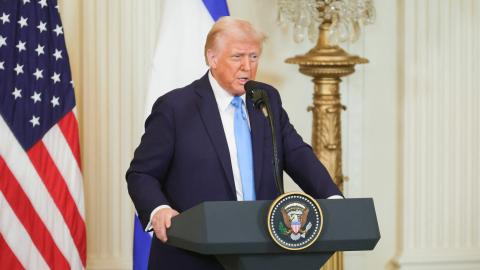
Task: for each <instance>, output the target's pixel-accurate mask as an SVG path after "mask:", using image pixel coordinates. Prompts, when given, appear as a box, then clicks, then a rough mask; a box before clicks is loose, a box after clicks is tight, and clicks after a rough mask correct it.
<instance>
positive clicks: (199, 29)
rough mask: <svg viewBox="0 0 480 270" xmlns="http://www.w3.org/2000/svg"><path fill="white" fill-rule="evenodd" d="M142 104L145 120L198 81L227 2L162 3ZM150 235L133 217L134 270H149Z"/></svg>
mask: <svg viewBox="0 0 480 270" xmlns="http://www.w3.org/2000/svg"><path fill="white" fill-rule="evenodd" d="M159 12H160V16H161V18H162V19H161V22H160V29H159V32H158V41H157V47H156V51H155V56H154V59H153V63H152V72H151V74H150V79H149V87H148V92H147V95H146V100H145V118H146V117H147V116H148V115H149V114H150V112H151V110H152V106H153V103H154V102H155V101H156V100H157V98H158V97H160V96H161V95H163V94H165V93H166V92H168V91H170V90H173V89H175V88H178V87H182V86H185V85H187V84H189V83H191V82H192V81H194V80H196V79H198V78H200V77H201V76H202V75H203V74H204V73H205V72H206V71H207V68H208V67H207V65H206V63H205V58H204V55H203V48H204V45H205V40H206V38H207V34H208V31H209V30H210V28H211V27H212V25H213V23H214V22H215V21H216V20H218V19H219V18H220V17H222V16H228V15H229V11H228V6H227V2H226V0H202V1H201V0H195V1H192V0H165V1H164V3H163V9H162V10H161V11H159ZM151 242H152V234H151V233H147V232H145V231H144V229H143V228H142V225H141V223H140V220H139V218H138V216H137V214H135V225H134V236H133V270H144V269H147V268H148V256H149V254H150V244H151Z"/></svg>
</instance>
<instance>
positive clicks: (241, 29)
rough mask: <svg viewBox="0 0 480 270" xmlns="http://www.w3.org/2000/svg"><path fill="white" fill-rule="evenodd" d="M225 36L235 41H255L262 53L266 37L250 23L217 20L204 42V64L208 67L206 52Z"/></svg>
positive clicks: (230, 19)
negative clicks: (231, 37)
mask: <svg viewBox="0 0 480 270" xmlns="http://www.w3.org/2000/svg"><path fill="white" fill-rule="evenodd" d="M225 36H233V37H235V39H237V40H242V41H243V40H245V41H251V40H253V41H255V42H257V43H258V44H259V45H260V51H262V45H263V42H264V41H265V39H266V38H267V36H266V35H265V34H264V33H263V32H261V31H259V30H257V29H256V28H255V27H254V26H253V25H252V24H251V23H250V22H247V21H245V20H240V19H237V18H234V17H230V16H224V17H221V18H220V19H218V21H217V22H216V23H215V24H214V25H213V26H212V29H210V32H208V35H207V41H206V42H205V50H204V56H205V62H206V63H207V65H208V57H207V51H208V50H209V49H214V48H216V47H218V45H219V42H221V40H222V38H223V37H225Z"/></svg>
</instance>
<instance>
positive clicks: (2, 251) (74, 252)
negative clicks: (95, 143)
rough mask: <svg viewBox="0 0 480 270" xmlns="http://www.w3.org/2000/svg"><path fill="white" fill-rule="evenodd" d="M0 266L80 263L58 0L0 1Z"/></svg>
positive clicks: (79, 193) (70, 104) (70, 108)
mask: <svg viewBox="0 0 480 270" xmlns="http://www.w3.org/2000/svg"><path fill="white" fill-rule="evenodd" d="M0 114H1V117H0V233H1V234H0V268H2V269H24V268H26V269H84V268H85V263H86V229H85V214H84V213H85V210H84V198H83V186H82V173H81V164H80V148H79V139H78V123H77V119H76V115H75V96H74V90H73V81H72V76H71V72H70V67H69V61H68V55H67V50H66V46H65V40H64V34H63V28H62V23H61V21H60V15H59V13H58V6H57V1H56V0H0Z"/></svg>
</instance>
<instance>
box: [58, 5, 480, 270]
mask: <svg viewBox="0 0 480 270" xmlns="http://www.w3.org/2000/svg"><path fill="white" fill-rule="evenodd" d="M60 3H61V13H62V18H63V22H64V25H65V35H66V38H67V45H68V48H69V54H70V60H71V63H72V69H73V75H74V79H75V85H76V94H77V103H78V104H79V106H78V109H79V111H78V113H79V121H80V128H81V140H82V155H83V156H82V157H83V172H84V179H85V180H84V181H85V194H86V195H85V196H86V212H87V232H88V268H89V269H129V268H130V267H131V258H130V257H131V237H132V227H133V226H132V213H133V209H132V204H131V202H130V199H129V197H128V194H127V192H126V184H125V180H124V176H123V174H124V172H125V170H126V168H127V166H128V163H129V161H130V159H131V157H132V154H133V150H134V148H135V147H136V145H137V144H138V141H139V136H140V135H141V133H142V131H143V127H142V125H143V123H142V119H143V112H144V108H143V107H144V102H143V100H144V95H145V91H146V80H147V77H148V74H149V73H148V70H149V64H150V59H151V55H152V53H153V48H154V45H155V44H154V43H155V40H156V29H157V28H158V22H159V18H158V15H157V14H158V12H157V11H159V10H160V9H161V7H162V1H159V0H143V1H134V0H104V1H95V0H83V1H82V0H69V1H60ZM228 4H229V7H230V11H231V14H232V15H234V16H236V17H240V18H245V19H248V20H250V21H252V22H253V23H255V24H256V25H258V26H259V27H260V28H261V29H262V30H263V31H265V32H266V33H268V36H269V39H268V41H267V43H266V44H265V47H264V54H263V56H262V60H261V65H260V69H259V74H258V78H257V79H258V80H262V81H266V82H269V83H271V84H273V85H275V86H276V87H277V88H278V89H279V90H280V94H281V96H282V98H283V102H284V107H285V109H286V110H287V112H288V113H289V115H290V118H291V121H292V123H293V124H294V125H295V127H296V128H297V130H298V131H299V133H300V134H301V135H302V136H303V137H304V139H305V140H306V141H307V142H308V141H310V138H311V114H310V113H309V112H307V111H306V108H307V106H309V105H310V104H311V103H312V92H313V84H312V83H311V82H310V78H308V77H306V76H304V75H302V74H300V73H299V72H298V69H297V67H296V66H294V65H290V64H286V63H284V60H285V59H286V58H288V57H291V56H294V55H296V54H302V53H305V52H306V51H308V50H309V49H310V48H311V47H312V46H313V44H310V43H308V42H305V43H302V44H295V43H294V42H293V39H292V37H291V34H292V33H291V29H281V28H280V27H279V26H278V25H277V24H276V21H275V19H276V1H273V0H269V1H266V0H264V1H255V0H242V1H239V0H231V1H228ZM375 5H376V9H377V21H376V23H375V24H374V25H371V26H368V27H366V28H365V32H364V34H363V35H362V38H361V39H360V40H359V41H358V42H357V43H355V44H353V45H350V46H344V47H345V48H347V49H348V51H349V52H351V53H354V54H359V55H361V56H363V57H366V58H368V59H369V60H370V63H369V64H366V65H362V66H358V67H357V71H356V72H355V73H354V74H353V75H351V76H349V77H348V78H346V79H345V81H344V82H343V83H342V86H341V87H342V88H341V93H342V100H343V103H344V104H345V105H346V106H347V107H348V110H347V111H346V112H345V113H344V114H343V118H342V120H343V123H342V128H343V149H344V173H345V175H347V176H349V178H350V180H349V181H348V182H347V183H346V186H345V191H346V195H347V196H349V197H373V198H374V201H375V206H376V210H377V214H378V219H379V225H380V230H381V233H382V239H381V240H380V242H379V244H378V245H377V247H376V248H375V250H373V251H370V252H351V253H347V254H346V269H347V270H348V269H385V268H386V267H400V268H405V269H440V268H435V267H439V264H440V263H442V262H445V260H447V262H448V263H446V264H442V265H443V268H442V269H480V266H479V261H478V258H480V255H479V250H480V239H479V238H480V232H479V230H480V229H479V228H480V226H479V225H480V224H479V220H478V216H479V215H478V213H480V209H479V203H480V202H479V201H478V198H477V197H476V195H477V194H478V193H479V192H480V186H479V184H478V177H479V175H480V174H479V171H478V167H479V165H480V159H479V154H478V153H479V152H480V146H479V143H478V137H479V135H480V134H479V120H478V119H479V116H480V111H479V110H478V105H479V101H480V98H479V94H478V91H475V90H476V88H475V86H476V85H478V74H480V73H479V70H478V64H477V62H478V59H480V58H479V55H478V50H479V49H480V47H479V46H480V45H479V36H478V33H479V29H478V25H479V21H478V20H479V19H478V18H476V17H479V16H478V15H480V14H479V3H478V2H477V1H475V0H455V1H454V0H450V1H446V0H422V1H414V0H399V1H394V0H382V1H375ZM457 5H460V6H459V7H457ZM422 33H425V34H422ZM445 66H446V67H445ZM287 185H288V186H287V189H289V190H292V189H295V188H296V187H295V186H294V185H293V184H291V183H288V184H287ZM433 232H434V233H433ZM457 239H459V240H458V241H457ZM446 255H449V256H446ZM446 258H447V259H446ZM392 259H394V260H392ZM389 262H391V263H390V264H389ZM462 267H463V268H462ZM469 267H470V268H469Z"/></svg>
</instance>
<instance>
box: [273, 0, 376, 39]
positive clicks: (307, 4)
mask: <svg viewBox="0 0 480 270" xmlns="http://www.w3.org/2000/svg"><path fill="white" fill-rule="evenodd" d="M277 1H278V2H277V4H278V17H277V22H278V23H279V24H280V25H281V26H282V27H288V25H289V24H292V25H293V39H294V40H295V42H297V43H300V42H302V41H304V40H305V38H308V40H310V41H311V42H315V41H316V40H317V38H318V28H319V25H321V24H322V23H330V28H329V41H330V43H331V44H338V43H343V42H355V41H357V40H358V38H359V36H360V33H361V28H362V26H364V25H367V24H372V23H374V22H375V7H374V4H373V0H277Z"/></svg>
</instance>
